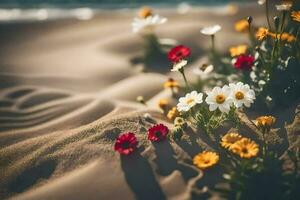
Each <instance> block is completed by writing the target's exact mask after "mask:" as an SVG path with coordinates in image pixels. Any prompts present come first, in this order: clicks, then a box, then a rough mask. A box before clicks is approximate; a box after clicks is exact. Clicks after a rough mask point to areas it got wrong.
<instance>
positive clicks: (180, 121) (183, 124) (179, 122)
mask: <svg viewBox="0 0 300 200" xmlns="http://www.w3.org/2000/svg"><path fill="white" fill-rule="evenodd" d="M174 125H175V126H179V127H181V128H185V127H186V125H187V124H186V121H185V120H184V119H183V118H182V117H176V118H175V120H174Z"/></svg>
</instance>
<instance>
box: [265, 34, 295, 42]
mask: <svg viewBox="0 0 300 200" xmlns="http://www.w3.org/2000/svg"><path fill="white" fill-rule="evenodd" d="M269 35H270V36H271V37H272V38H274V39H276V38H277V39H278V40H279V39H280V40H281V41H287V42H293V41H295V40H296V37H295V36H294V35H292V34H289V33H282V34H275V33H269ZM280 36H281V38H280Z"/></svg>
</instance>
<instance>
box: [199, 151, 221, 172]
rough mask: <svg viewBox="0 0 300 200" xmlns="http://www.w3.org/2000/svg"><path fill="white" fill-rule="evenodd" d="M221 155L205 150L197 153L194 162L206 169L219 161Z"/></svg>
mask: <svg viewBox="0 0 300 200" xmlns="http://www.w3.org/2000/svg"><path fill="white" fill-rule="evenodd" d="M219 159H220V157H219V155H218V154H217V153H215V152H211V151H204V152H202V153H199V154H197V155H196V156H195V157H194V158H193V163H194V165H195V166H197V167H198V168H200V169H206V168H209V167H212V166H214V165H215V164H217V163H218V162H219Z"/></svg>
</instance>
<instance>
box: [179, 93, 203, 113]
mask: <svg viewBox="0 0 300 200" xmlns="http://www.w3.org/2000/svg"><path fill="white" fill-rule="evenodd" d="M202 102H203V94H202V93H197V91H192V92H191V93H187V94H186V95H185V97H181V98H180V99H179V103H178V104H177V110H178V111H179V112H182V111H185V112H186V111H189V110H190V109H191V108H192V107H194V106H195V105H196V104H200V103H202Z"/></svg>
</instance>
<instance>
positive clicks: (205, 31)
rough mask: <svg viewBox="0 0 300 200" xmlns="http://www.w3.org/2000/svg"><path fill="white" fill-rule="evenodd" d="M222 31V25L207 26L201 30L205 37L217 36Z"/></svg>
mask: <svg viewBox="0 0 300 200" xmlns="http://www.w3.org/2000/svg"><path fill="white" fill-rule="evenodd" d="M221 29H222V27H221V26H220V25H214V26H207V27H204V28H202V29H201V30H200V32H201V33H202V34H203V35H215V34H216V33H217V32H219V31H220V30H221Z"/></svg>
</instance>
